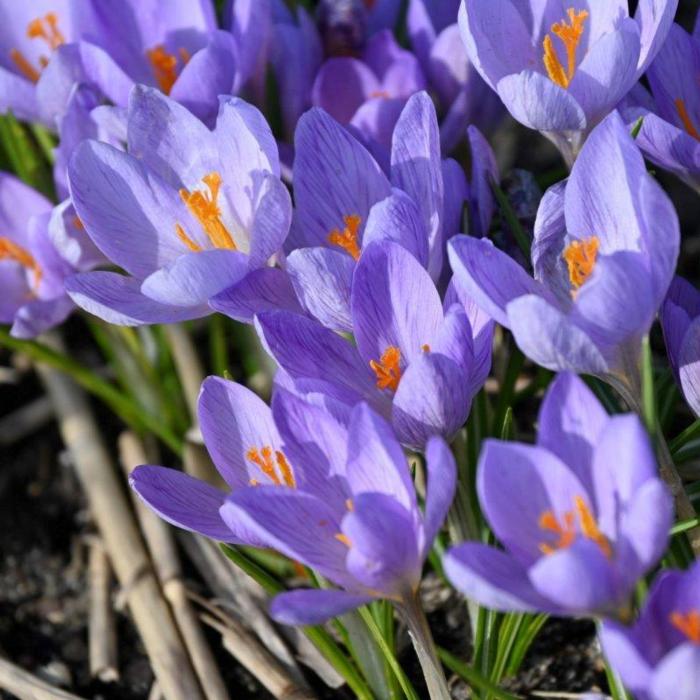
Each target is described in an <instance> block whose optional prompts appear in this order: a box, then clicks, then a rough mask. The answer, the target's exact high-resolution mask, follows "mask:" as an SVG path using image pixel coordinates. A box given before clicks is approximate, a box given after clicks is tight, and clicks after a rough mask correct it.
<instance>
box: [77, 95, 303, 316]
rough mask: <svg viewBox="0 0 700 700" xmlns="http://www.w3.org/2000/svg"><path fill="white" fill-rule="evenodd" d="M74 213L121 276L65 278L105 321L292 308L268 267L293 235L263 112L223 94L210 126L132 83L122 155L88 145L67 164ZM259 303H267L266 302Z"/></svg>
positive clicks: (281, 281) (284, 284) (279, 277)
mask: <svg viewBox="0 0 700 700" xmlns="http://www.w3.org/2000/svg"><path fill="white" fill-rule="evenodd" d="M69 175H70V186H71V193H72V197H73V202H74V204H75V208H76V211H77V212H78V215H79V216H80V219H81V220H82V222H83V223H84V225H85V228H86V230H87V232H88V234H89V235H90V237H91V238H92V240H93V241H94V242H95V245H97V247H98V248H99V249H100V250H101V251H102V252H103V253H104V254H105V256H106V257H107V258H108V259H109V260H110V261H111V262H112V263H114V264H116V265H118V266H119V267H121V268H123V269H124V270H125V271H126V272H127V273H128V275H126V276H125V275H121V274H117V273H115V272H102V271H101V272H90V273H85V274H81V275H77V276H75V277H73V278H72V279H70V280H68V281H67V282H66V289H67V291H68V293H69V294H70V295H71V297H72V298H73V300H74V301H75V302H76V303H77V304H78V305H79V306H81V307H82V308H84V309H86V310H88V311H90V312H91V313H94V314H95V315H97V316H100V317H101V318H104V319H105V320H108V321H110V322H111V323H117V324H121V325H139V324H144V323H169V322H175V321H181V320H184V319H189V318H196V317H199V316H203V315H206V314H208V313H210V312H211V308H210V306H209V305H208V303H207V302H208V301H209V300H210V299H212V298H213V297H215V296H216V295H217V294H219V293H220V292H223V291H225V290H228V293H227V295H226V297H225V298H224V299H222V300H221V303H220V304H217V306H222V307H225V310H226V312H227V313H229V314H231V315H232V316H234V317H236V318H242V319H250V318H252V315H253V313H255V311H257V310H260V309H261V308H267V307H268V305H272V306H273V307H274V308H277V307H279V306H282V307H283V308H284V307H288V306H290V305H291V307H292V308H298V307H297V305H296V303H295V300H294V295H293V292H292V289H291V285H290V284H289V282H288V280H287V277H286V275H285V273H283V272H282V271H281V270H279V269H277V268H274V267H269V266H268V263H269V261H270V260H271V258H272V257H273V256H274V255H275V254H276V253H277V252H278V251H279V250H280V248H281V246H282V243H283V242H284V239H285V237H286V234H287V231H288V229H289V222H290V219H291V202H290V197H289V193H288V191H287V189H286V188H285V187H284V185H283V184H282V183H281V181H280V179H279V162H278V156H277V146H276V144H275V141H274V138H273V137H272V134H271V132H270V129H269V127H268V125H267V123H266V122H265V120H264V118H263V117H262V115H261V114H260V113H259V112H258V110H257V109H255V108H254V107H252V106H250V105H248V104H246V103H245V102H243V101H242V100H239V99H237V98H233V97H229V98H222V100H221V108H220V111H219V117H218V119H217V123H216V127H215V129H214V130H213V131H210V130H209V129H207V127H206V126H205V125H204V124H202V122H200V121H199V120H198V119H197V118H196V117H194V116H193V115H192V114H191V113H190V112H189V111H188V110H187V109H185V108H184V107H182V106H181V105H179V104H178V103H177V102H175V101H174V100H171V99H169V98H168V97H166V96H165V95H163V94H162V93H161V92H159V91H158V90H155V89H153V88H147V87H143V86H137V87H135V88H134V90H133V92H132V97H131V100H130V104H129V126H128V152H127V153H125V152H122V151H120V150H118V149H116V148H114V147H113V146H110V145H108V144H104V143H99V142H96V141H85V142H83V143H82V144H81V145H80V146H79V147H78V148H77V149H76V151H75V154H74V155H73V158H72V160H71V164H70V167H69ZM266 300H267V301H266Z"/></svg>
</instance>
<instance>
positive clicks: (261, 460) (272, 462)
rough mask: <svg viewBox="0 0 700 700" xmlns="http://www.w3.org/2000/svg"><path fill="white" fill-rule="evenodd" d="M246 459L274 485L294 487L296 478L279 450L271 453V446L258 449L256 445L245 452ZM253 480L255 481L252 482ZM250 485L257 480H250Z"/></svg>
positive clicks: (256, 483)
mask: <svg viewBox="0 0 700 700" xmlns="http://www.w3.org/2000/svg"><path fill="white" fill-rule="evenodd" d="M245 456H246V459H247V460H248V461H249V462H252V463H253V464H254V465H255V466H256V467H258V469H259V470H260V471H261V472H262V473H263V474H264V475H265V476H266V477H267V478H268V479H270V481H272V483H273V484H274V485H275V486H289V487H290V488H296V485H297V484H296V479H295V478H294V472H293V471H292V468H291V466H290V465H289V462H287V458H286V457H285V456H284V453H283V452H281V451H280V450H276V451H275V452H274V454H273V451H272V448H271V447H270V446H269V445H265V446H264V447H263V448H262V449H260V450H258V448H257V447H251V448H250V449H249V450H248V452H246V455H245ZM253 482H255V483H253ZM250 483H251V485H253V486H257V485H258V483H259V482H257V480H255V479H251V480H250Z"/></svg>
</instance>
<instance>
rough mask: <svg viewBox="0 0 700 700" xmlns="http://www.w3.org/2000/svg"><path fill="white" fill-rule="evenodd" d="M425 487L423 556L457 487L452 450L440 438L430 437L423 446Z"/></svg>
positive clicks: (445, 515)
mask: <svg viewBox="0 0 700 700" xmlns="http://www.w3.org/2000/svg"><path fill="white" fill-rule="evenodd" d="M425 461H426V464H427V468H428V487H427V491H426V497H425V519H424V523H425V524H424V527H425V541H424V543H423V556H425V555H426V554H427V553H428V550H429V549H430V548H431V547H432V546H433V540H434V539H435V537H436V535H437V533H438V532H439V531H440V528H441V527H442V525H443V523H444V522H445V518H446V517H447V513H448V511H449V509H450V506H451V505H452V501H453V500H454V497H455V491H456V489H457V464H456V462H455V458H454V455H453V454H452V450H450V448H449V446H448V444H447V443H446V442H445V441H444V440H443V439H442V438H440V437H431V438H430V440H428V444H427V445H426V448H425Z"/></svg>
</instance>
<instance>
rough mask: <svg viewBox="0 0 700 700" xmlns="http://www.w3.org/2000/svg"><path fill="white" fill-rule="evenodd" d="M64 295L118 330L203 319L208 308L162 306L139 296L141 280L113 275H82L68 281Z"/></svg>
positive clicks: (106, 273) (86, 273)
mask: <svg viewBox="0 0 700 700" xmlns="http://www.w3.org/2000/svg"><path fill="white" fill-rule="evenodd" d="M65 286H66V292H67V293H68V295H69V296H70V298H71V299H72V300H73V301H74V302H75V303H76V304H77V305H78V306H79V307H80V308H82V309H85V311H88V312H89V313H91V314H94V315H95V316H98V317H99V318H101V319H103V320H105V321H107V322H108V323H114V324H116V325H118V326H140V325H143V324H150V323H178V322H179V321H187V320H190V319H193V318H199V317H201V316H206V315H207V314H208V313H209V311H210V310H209V308H208V307H207V306H206V305H200V306H194V307H193V306H187V307H185V306H173V305H171V304H161V303H160V302H157V301H155V300H153V299H151V298H149V297H147V296H145V295H144V294H142V292H141V280H138V279H135V278H133V277H125V276H124V275H118V274H116V273H114V272H84V273H81V274H78V275H74V276H73V277H69V278H68V279H66V282H65Z"/></svg>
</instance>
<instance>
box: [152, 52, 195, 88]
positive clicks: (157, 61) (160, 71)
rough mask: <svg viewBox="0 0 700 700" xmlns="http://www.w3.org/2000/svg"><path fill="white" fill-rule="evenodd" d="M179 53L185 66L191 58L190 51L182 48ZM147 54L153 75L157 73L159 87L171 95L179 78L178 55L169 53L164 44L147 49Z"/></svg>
mask: <svg viewBox="0 0 700 700" xmlns="http://www.w3.org/2000/svg"><path fill="white" fill-rule="evenodd" d="M178 53H179V54H180V61H181V62H182V64H183V66H184V65H187V62H188V61H189V60H190V58H191V56H190V52H189V51H187V49H183V48H181V49H179V50H178ZM146 56H147V58H148V60H149V61H150V63H151V68H152V69H153V75H155V78H156V82H157V83H158V87H159V88H160V89H161V90H162V91H163V92H164V93H165V94H166V95H169V94H170V91H171V90H172V89H173V85H174V84H175V81H176V80H177V56H175V54H172V53H168V52H167V51H166V50H165V46H163V44H158V46H154V47H153V48H152V49H148V51H146Z"/></svg>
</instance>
